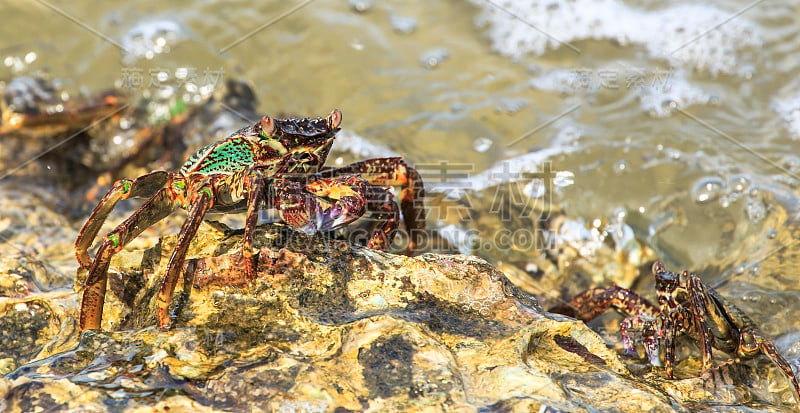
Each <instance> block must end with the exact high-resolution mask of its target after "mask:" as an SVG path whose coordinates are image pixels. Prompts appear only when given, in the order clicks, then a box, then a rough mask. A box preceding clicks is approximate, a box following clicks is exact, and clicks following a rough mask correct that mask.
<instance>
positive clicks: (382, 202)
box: [367, 185, 400, 250]
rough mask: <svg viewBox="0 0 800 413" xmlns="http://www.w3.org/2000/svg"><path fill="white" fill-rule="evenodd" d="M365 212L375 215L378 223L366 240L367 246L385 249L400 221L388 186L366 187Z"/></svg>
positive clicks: (398, 212)
mask: <svg viewBox="0 0 800 413" xmlns="http://www.w3.org/2000/svg"><path fill="white" fill-rule="evenodd" d="M367 212H370V213H371V214H372V215H374V216H375V220H376V221H377V222H378V223H379V224H378V226H377V227H376V228H374V229H373V231H372V235H370V237H369V241H367V248H372V249H376V250H385V249H387V248H389V245H390V244H391V243H392V240H393V239H394V236H395V233H397V225H398V223H399V222H400V211H399V210H398V208H397V204H396V203H395V202H394V196H393V195H392V192H391V191H390V190H389V188H388V187H382V186H372V185H370V186H369V187H368V189H367Z"/></svg>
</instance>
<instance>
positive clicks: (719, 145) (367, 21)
mask: <svg viewBox="0 0 800 413" xmlns="http://www.w3.org/2000/svg"><path fill="white" fill-rule="evenodd" d="M505 3H508V4H505ZM505 3H503V2H483V1H480V0H476V1H474V2H458V1H440V2H433V3H431V2H425V4H424V5H423V2H406V1H394V2H377V1H375V2H373V1H368V0H352V1H350V2H349V3H348V2H346V1H327V0H316V1H312V2H310V3H309V4H308V5H307V6H305V7H303V8H301V9H299V10H297V11H296V12H294V13H292V14H290V15H288V16H286V17H283V18H279V17H280V16H281V15H282V14H285V13H286V12H287V11H290V10H291V9H293V8H294V7H298V6H299V5H301V4H302V3H300V2H278V1H270V2H264V3H261V4H254V3H253V2H244V1H237V2H228V3H225V4H224V5H222V4H221V3H217V2H201V1H196V2H192V3H185V2H164V1H142V2H137V3H135V4H128V5H111V4H108V5H107V4H96V3H92V2H86V1H81V2H69V3H55V2H52V3H36V2H27V1H18V0H12V1H10V2H6V3H4V4H3V5H0V16H2V24H0V27H2V29H0V59H2V62H3V65H2V66H1V67H0V78H2V79H8V78H11V77H13V76H16V75H19V74H25V73H30V72H34V71H39V70H46V71H47V72H48V73H49V74H50V76H52V77H54V78H58V79H61V80H62V81H63V82H64V84H65V87H66V88H67V89H71V90H73V91H77V90H79V89H85V90H99V89H103V88H107V87H109V86H111V85H116V86H118V87H121V88H127V89H128V90H130V91H131V93H133V94H134V95H135V94H138V93H154V92H153V91H155V90H157V89H158V88H157V87H156V86H154V85H153V83H156V84H158V83H161V84H170V82H172V83H175V82H179V81H180V79H178V78H176V77H175V74H176V72H181V71H183V73H189V76H194V77H195V78H196V79H197V83H198V84H212V85H213V84H217V85H221V83H222V81H224V79H228V78H237V79H238V78H241V79H247V80H249V81H251V82H252V84H253V85H254V88H255V91H256V92H257V94H258V99H259V101H260V104H259V106H258V109H259V111H261V112H269V113H277V112H290V113H300V114H319V115H321V114H324V113H327V112H328V111H329V110H330V109H331V108H333V107H338V108H340V109H341V110H342V112H343V113H344V127H345V128H346V129H347V130H349V131H351V132H354V133H355V134H357V135H359V136H361V137H363V138H364V139H366V140H367V141H370V142H373V143H375V144H379V145H382V146H383V147H385V148H387V149H388V150H391V151H392V152H394V153H398V154H401V155H403V156H405V157H406V159H408V160H409V161H410V162H412V163H414V164H416V165H418V166H420V169H422V170H423V171H424V172H425V173H426V179H427V181H428V182H429V183H430V187H431V188H432V191H431V192H432V193H433V194H434V196H442V194H444V195H450V196H451V197H454V198H458V197H460V200H461V202H463V203H467V204H470V203H474V204H475V205H480V208H484V209H488V211H486V210H485V211H483V212H496V208H501V209H502V208H504V206H503V202H505V200H502V199H501V200H497V202H492V201H488V202H487V201H486V200H485V199H484V200H482V201H481V202H471V201H472V199H471V198H470V197H473V196H475V193H471V192H469V191H468V192H466V193H461V192H458V191H453V190H451V189H448V188H447V186H446V185H445V184H448V183H450V184H452V185H454V186H455V188H456V189H479V190H481V191H480V192H481V193H482V194H483V196H484V198H485V197H490V198H491V197H492V196H494V195H495V191H494V190H493V189H492V188H494V187H496V186H497V184H498V183H503V182H505V183H508V182H509V181H513V182H519V185H518V186H517V188H518V189H517V190H515V191H516V193H515V196H514V197H512V198H511V199H512V200H513V203H515V204H519V203H525V202H533V203H535V202H542V199H548V200H550V199H552V201H553V202H555V203H556V204H558V205H559V206H561V207H563V208H564V209H565V210H566V211H567V212H568V213H569V214H570V215H572V216H576V217H583V218H584V219H585V220H586V221H587V222H591V221H592V220H594V219H600V220H604V221H605V220H608V219H609V218H611V217H615V216H623V215H624V216H625V221H626V222H627V224H628V225H630V226H631V227H632V228H633V229H634V230H635V231H636V234H637V235H638V236H639V237H641V238H643V239H646V240H648V241H649V242H650V243H651V244H652V245H653V246H654V247H656V248H657V250H658V251H659V253H660V254H661V255H662V256H663V257H664V259H666V260H667V261H668V262H670V263H671V264H672V265H673V266H676V267H685V268H693V269H697V270H703V269H707V271H706V272H705V273H704V275H705V276H706V279H707V281H709V282H712V281H714V280H715V279H716V278H717V277H719V276H720V275H721V274H724V275H725V277H726V280H727V283H722V284H721V285H720V287H719V289H720V291H722V292H723V293H725V294H727V295H729V296H731V298H732V299H733V301H734V302H737V303H742V306H743V307H745V309H746V310H747V311H748V312H750V313H752V314H753V316H754V318H755V319H757V320H760V321H762V322H763V325H764V327H765V328H764V330H765V331H766V332H767V333H769V334H771V335H773V337H776V338H778V340H777V341H778V343H779V346H778V347H779V349H780V350H781V351H782V352H783V353H784V354H787V355H788V356H789V358H790V362H792V363H793V364H794V365H795V366H800V362H798V356H800V346H798V344H797V343H795V341H797V340H796V337H798V334H800V333H798V331H799V330H798V329H800V324H798V322H797V321H795V320H798V319H800V318H798V317H797V315H798V313H800V304H798V303H800V300H798V298H800V297H798V292H797V280H798V275H796V273H797V271H796V270H795V268H796V267H792V266H786V265H785V264H782V263H781V262H771V261H770V260H776V259H777V258H775V257H776V256H775V255H770V254H771V253H772V252H773V251H776V250H777V249H778V248H780V247H782V246H785V245H786V244H789V243H790V242H791V240H792V239H793V238H791V237H781V236H778V237H776V232H775V231H777V232H778V233H782V231H784V230H785V228H786V224H785V219H784V218H783V215H784V214H788V216H789V217H790V218H789V220H791V216H792V215H793V214H794V211H795V210H796V208H797V206H798V205H797V185H798V182H800V181H799V180H800V174H798V169H799V168H800V157H798V156H797V155H796V154H795V153H796V152H797V150H798V149H799V148H800V143H798V139H800V95H798V94H797V90H798V87H797V86H798V84H800V63H798V62H800V61H798V60H797V59H796V55H797V51H798V48H800V38H798V28H800V25H798V21H797V20H798V17H800V14H799V13H798V8H797V5H786V4H776V3H771V2H763V3H756V4H753V3H750V2H745V1H717V2H711V3H707V4H706V5H702V6H692V5H688V4H687V5H684V6H680V5H670V4H668V3H662V2H652V1H638V2H626V3H623V2H619V1H617V2H614V1H608V2H604V8H602V9H592V7H591V4H590V3H589V2H583V1H577V2H569V3H567V2H564V3H559V2H551V3H546V2H542V3H541V4H540V3H537V2H534V1H518V2H516V3H515V2H505ZM514 4H516V5H514ZM498 5H500V6H503V7H504V8H503V9H500V8H498V7H497V6H498ZM362 6H363V8H365V10H364V11H363V12H359V11H357V9H359V8H362ZM739 12H741V14H737V13H739ZM509 13H511V14H514V16H515V17H512V16H511V15H510V14H509ZM32 22H36V24H32ZM480 22H482V24H478V23H480ZM32 27H35V29H33V28H32ZM504 30H506V31H505V32H504ZM561 42H563V43H561ZM546 46H549V47H546ZM220 50H223V51H220ZM181 68H183V69H181ZM160 72H163V73H164V76H166V78H165V79H166V80H163V81H162V80H160V79H159V78H158V76H159V75H158V73H160ZM793 122H794V123H793ZM243 123H244V121H243ZM236 127H238V125H237V126H236ZM236 127H231V128H230V130H233V129H235V128H236ZM0 148H2V146H1V144H0ZM544 161H549V162H550V163H551V165H552V169H553V170H554V171H568V172H571V173H572V175H573V176H574V177H573V178H572V179H574V183H572V184H569V183H568V182H567V183H562V184H560V185H555V186H554V187H550V188H549V189H548V191H546V192H547V196H546V197H545V198H539V196H538V192H537V190H536V188H537V186H536V184H531V185H527V184H528V183H530V181H531V178H530V177H527V178H526V177H523V176H521V175H520V174H521V173H523V172H539V171H541V170H542V168H541V166H542V162H544ZM504 165H505V166H504ZM506 166H508V167H507V168H506ZM459 174H466V177H464V176H462V175H459ZM443 177H444V178H443ZM562 177H564V176H562ZM566 178H569V177H568V176H566ZM569 180H570V179H567V181H569ZM443 181H447V182H443ZM437 193H438V194H439V195H436V194H437ZM531 195H533V196H531ZM551 195H552V198H551ZM434 204H435V202H434ZM786 211H789V212H786ZM513 222H516V221H509V222H507V223H502V222H501V223H500V224H498V226H504V225H505V226H507V228H506V229H509V230H512V231H516V230H520V228H515V227H513V225H514V224H513ZM81 223H82V222H75V223H74V224H73V225H74V228H75V229H77V228H78V227H79V225H80V224H81ZM430 225H431V226H433V227H434V228H436V227H443V226H444V225H445V224H444V223H443V222H436V221H433V222H430ZM450 229H451V230H452V231H455V232H456V233H458V232H459V231H470V230H471V229H474V226H473V225H472V224H471V223H470V222H462V223H460V225H458V226H456V227H452V228H450ZM498 229H499V228H498ZM490 232H491V231H487V230H481V231H480V232H479V234H478V236H479V237H480V238H481V239H486V240H489V241H491V240H492V238H493V236H494V234H493V233H490ZM467 247H469V245H467ZM792 248H796V246H795V245H789V247H788V249H785V250H782V252H781V254H789V255H784V256H788V257H789V258H791V257H792V256H793V255H791V249H792ZM472 252H475V253H478V254H481V251H480V250H477V251H472ZM483 255H486V254H483ZM780 256H781V255H778V256H777V257H780ZM765 257H768V258H766V260H765ZM491 258H492V259H494V260H502V257H501V258H499V259H498V258H497V257H496V256H492V257H491ZM760 261H764V262H763V263H762V265H758V262H760ZM794 262H796V261H794ZM765 303H766V304H765ZM777 308H780V309H781V311H778V312H777V314H778V315H777V316H774V315H775V314H776V312H775V311H773V310H775V309H777ZM793 337H794V338H793Z"/></svg>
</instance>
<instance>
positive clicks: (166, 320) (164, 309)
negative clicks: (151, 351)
mask: <svg viewBox="0 0 800 413" xmlns="http://www.w3.org/2000/svg"><path fill="white" fill-rule="evenodd" d="M213 204H214V193H213V191H212V190H211V186H210V185H207V186H204V187H202V188H200V190H198V191H197V195H196V196H195V199H194V200H193V202H192V209H191V210H189V217H188V218H187V219H186V222H184V223H183V226H181V231H180V232H179V233H178V243H177V245H176V246H175V250H173V251H172V256H170V258H169V263H168V264H167V269H166V271H164V280H163V281H162V282H161V289H160V290H159V292H158V309H157V314H158V326H159V327H160V328H162V329H168V328H169V325H170V317H169V312H168V310H169V302H170V299H171V298H172V293H173V292H174V291H175V285H176V284H177V283H178V277H179V276H180V275H181V271H182V270H183V262H184V260H185V259H186V252H187V251H188V250H189V244H190V243H191V241H192V238H194V236H195V234H197V229H198V228H199V227H200V223H201V222H203V217H205V215H206V212H208V210H209V209H210V208H211V206H212V205H213Z"/></svg>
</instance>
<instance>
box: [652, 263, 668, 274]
mask: <svg viewBox="0 0 800 413" xmlns="http://www.w3.org/2000/svg"><path fill="white" fill-rule="evenodd" d="M666 270H667V269H666V268H664V263H663V262H661V261H656V262H654V263H653V269H652V271H653V275H658V274H661V273H662V272H665V271H666Z"/></svg>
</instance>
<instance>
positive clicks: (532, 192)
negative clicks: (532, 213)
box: [522, 179, 546, 199]
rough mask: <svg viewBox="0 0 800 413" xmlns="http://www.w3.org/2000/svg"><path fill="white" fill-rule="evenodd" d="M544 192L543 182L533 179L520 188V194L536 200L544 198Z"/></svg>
mask: <svg viewBox="0 0 800 413" xmlns="http://www.w3.org/2000/svg"><path fill="white" fill-rule="evenodd" d="M545 190H546V188H545V185H544V181H542V180H541V179H533V180H531V181H530V182H528V183H527V184H526V185H525V187H523V188H522V193H524V194H525V195H526V196H528V197H531V198H534V199H538V198H541V197H542V196H544V193H545Z"/></svg>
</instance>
